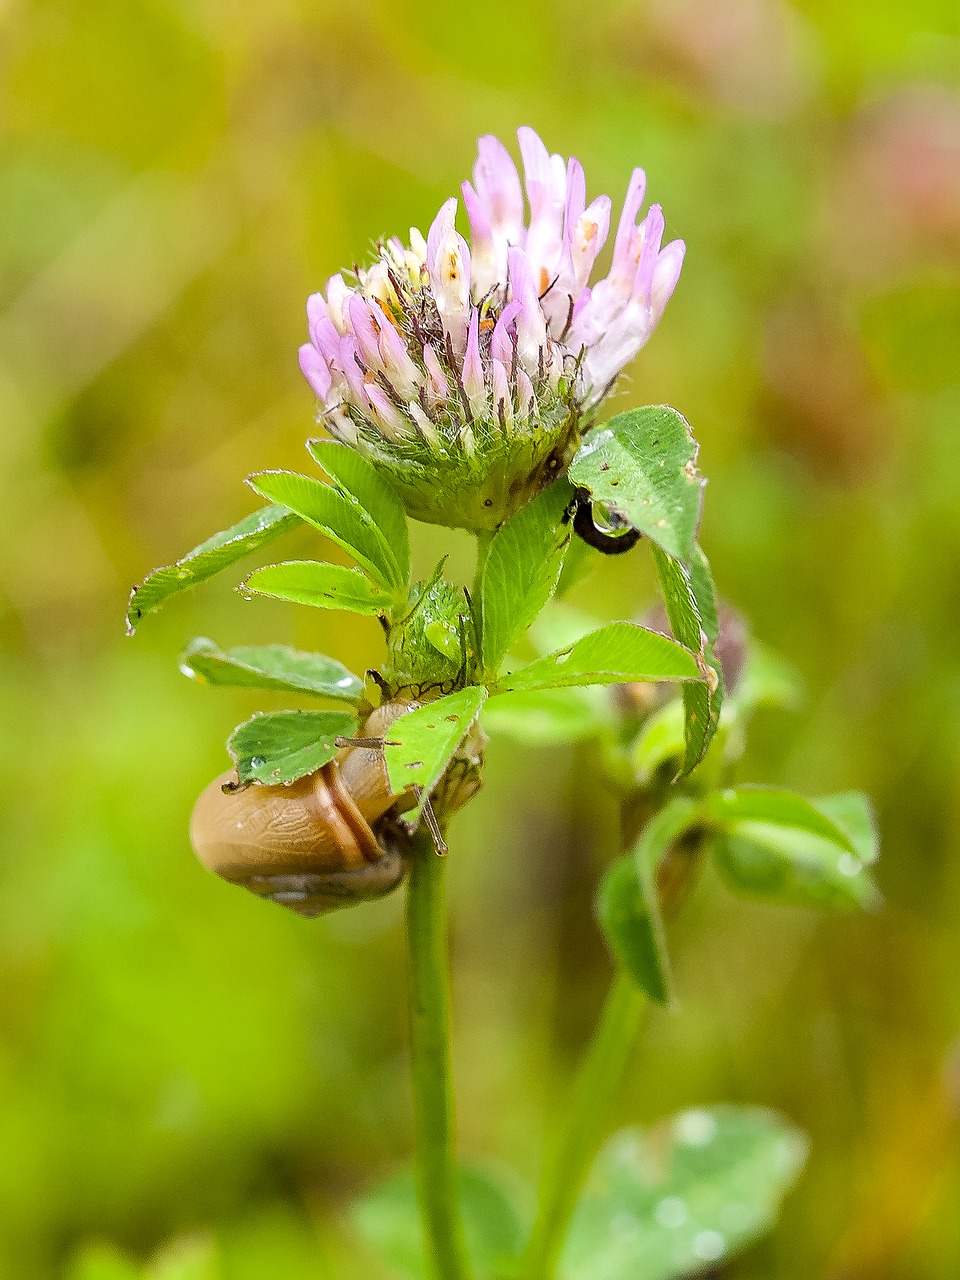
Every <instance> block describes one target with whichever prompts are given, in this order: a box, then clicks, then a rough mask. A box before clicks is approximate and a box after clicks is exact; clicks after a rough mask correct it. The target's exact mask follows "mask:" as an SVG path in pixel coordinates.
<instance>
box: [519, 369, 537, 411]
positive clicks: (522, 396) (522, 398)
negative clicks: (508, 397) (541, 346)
mask: <svg viewBox="0 0 960 1280" xmlns="http://www.w3.org/2000/svg"><path fill="white" fill-rule="evenodd" d="M536 401H537V397H536V395H535V394H534V390H533V383H532V382H531V381H530V379H529V378H528V377H527V374H526V372H525V371H524V370H523V369H518V370H517V411H518V413H519V414H520V416H521V417H527V416H528V415H529V414H531V413H532V412H533V411H534V408H535V407H536Z"/></svg>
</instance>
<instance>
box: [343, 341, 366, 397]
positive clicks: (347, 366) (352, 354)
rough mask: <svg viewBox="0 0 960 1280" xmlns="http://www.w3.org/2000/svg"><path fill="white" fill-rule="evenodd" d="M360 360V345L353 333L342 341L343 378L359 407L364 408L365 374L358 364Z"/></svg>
mask: <svg viewBox="0 0 960 1280" xmlns="http://www.w3.org/2000/svg"><path fill="white" fill-rule="evenodd" d="M359 358H360V345H359V343H358V342H357V340H356V338H355V337H354V336H353V334H352V333H348V334H346V335H345V336H344V337H342V338H341V339H340V360H339V364H340V368H341V369H342V370H343V376H344V379H345V380H346V383H347V386H348V387H349V388H350V395H351V396H352V398H353V400H354V401H355V403H356V404H357V406H358V407H362V405H363V402H364V398H365V393H364V389H363V374H362V373H361V372H360V366H359V364H358V363H357V362H358V360H359Z"/></svg>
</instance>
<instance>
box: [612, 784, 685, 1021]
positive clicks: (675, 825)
mask: <svg viewBox="0 0 960 1280" xmlns="http://www.w3.org/2000/svg"><path fill="white" fill-rule="evenodd" d="M697 813H698V809H697V804H696V802H695V801H693V800H691V799H688V798H687V797H684V796H678V797H677V798H676V799H674V800H672V801H671V802H670V803H669V804H668V805H667V806H666V807H665V808H663V809H661V810H660V811H659V813H657V814H655V815H654V816H653V817H652V818H651V819H650V821H649V822H648V823H647V825H646V826H645V827H644V828H643V830H642V831H641V832H640V835H639V836H638V837H637V840H636V843H635V844H634V846H633V848H632V849H631V851H630V852H629V853H628V854H626V855H625V856H624V857H622V858H618V859H617V861H616V862H615V863H614V864H613V866H612V867H611V868H610V870H609V871H608V872H607V874H606V875H605V876H604V878H603V881H602V883H601V885H600V892H599V895H598V898H597V915H598V918H599V920H600V924H601V926H602V928H603V932H604V935H605V936H606V939H607V942H608V943H609V945H610V949H611V950H612V951H613V954H614V956H615V957H616V959H617V962H618V963H619V964H620V965H621V966H622V967H623V968H624V969H625V970H626V971H627V973H628V974H629V975H630V977H631V978H632V979H633V981H634V982H635V983H636V984H637V986H638V987H640V989H641V990H642V991H644V992H646V994H647V995H648V996H649V997H650V999H651V1000H654V1001H655V1002H656V1003H657V1004H667V1003H668V1002H669V1000H670V985H671V979H670V961H669V958H668V955H667V944H666V938H665V936H664V931H663V921H662V919H661V916H660V903H659V900H658V897H657V889H656V880H655V877H656V869H657V865H658V863H659V862H660V860H661V858H663V857H664V856H665V855H666V854H667V853H668V851H669V849H670V846H671V845H672V844H673V842H674V841H675V840H676V839H678V837H679V836H680V835H682V834H683V832H684V831H685V830H686V829H687V827H688V826H690V824H691V823H692V822H693V821H695V819H696V817H697Z"/></svg>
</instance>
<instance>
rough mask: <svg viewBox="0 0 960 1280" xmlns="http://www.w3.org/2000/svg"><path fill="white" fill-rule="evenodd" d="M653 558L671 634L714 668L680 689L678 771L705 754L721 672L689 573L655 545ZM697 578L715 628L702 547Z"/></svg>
mask: <svg viewBox="0 0 960 1280" xmlns="http://www.w3.org/2000/svg"><path fill="white" fill-rule="evenodd" d="M698 550H699V548H698ZM653 558H654V562H655V563H656V566H657V572H658V574H659V575H660V585H661V587H662V589H663V598H664V603H665V605H666V609H667V617H668V618H669V619H670V628H671V630H672V631H673V634H674V635H675V636H676V638H677V639H678V640H679V641H680V643H681V644H682V645H685V646H686V647H687V648H688V649H690V650H691V652H693V653H695V654H697V655H698V657H699V658H700V663H701V668H702V670H704V671H705V672H706V673H707V674H708V675H711V673H712V678H711V680H710V682H709V683H708V682H707V681H703V682H702V683H701V684H691V685H686V686H685V687H684V690H683V710H684V742H685V750H684V756H683V769H682V772H683V774H687V773H690V772H691V771H692V770H693V769H695V768H696V766H697V765H698V764H699V763H700V761H701V760H702V759H703V757H704V756H705V755H706V753H707V748H708V747H709V746H710V742H711V740H712V739H713V736H714V734H715V733H716V731H717V726H718V724H719V723H720V708H721V706H722V703H723V681H722V673H721V671H720V664H719V663H718V662H717V661H716V660H715V659H714V658H713V655H712V652H711V651H710V649H709V641H708V639H707V636H706V634H705V631H704V628H703V624H702V619H701V614H700V608H699V601H698V600H697V597H696V594H695V592H694V588H693V580H692V577H691V574H690V573H689V572H688V571H687V570H686V569H685V568H684V567H683V565H682V564H681V563H680V561H679V560H675V559H673V557H672V556H669V555H667V553H666V552H665V551H663V550H662V549H661V548H660V547H658V546H656V545H654V547H653ZM697 577H698V582H699V588H700V594H701V597H702V599H703V601H704V605H705V608H706V610H707V612H708V616H710V618H711V619H712V625H713V627H714V630H717V629H718V623H717V602H716V596H715V594H714V590H713V579H712V578H711V576H710V567H709V565H708V564H707V560H706V557H705V556H704V555H703V552H702V551H701V552H700V553H699V557H698V570H697ZM711 686H712V687H711Z"/></svg>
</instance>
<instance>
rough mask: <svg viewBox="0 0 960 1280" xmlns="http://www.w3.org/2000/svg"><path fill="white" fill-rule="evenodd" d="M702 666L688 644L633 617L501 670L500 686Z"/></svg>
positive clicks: (668, 676) (696, 675) (677, 676)
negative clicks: (504, 672)
mask: <svg viewBox="0 0 960 1280" xmlns="http://www.w3.org/2000/svg"><path fill="white" fill-rule="evenodd" d="M698 679H700V669H699V667H698V666H697V661H696V658H695V657H694V656H693V654H692V653H690V652H689V651H688V650H687V649H684V648H682V646H680V645H678V644H676V643H675V642H674V641H673V640H670V639H668V638H667V637H666V636H662V635H660V634H659V633H658V632H656V631H648V630H646V628H644V627H640V626H637V625H636V623H633V622H611V623H609V624H608V625H607V626H605V627H601V628H600V630H599V631H592V632H591V633H590V634H589V635H586V636H584V637H583V638H582V639H581V640H577V641H575V642H574V643H573V644H571V645H568V646H567V647H566V648H565V649H561V650H560V651H559V652H558V653H553V654H548V655H547V656H546V657H544V658H538V659H537V660H536V662H531V663H530V665H529V666H526V667H521V668H520V670H519V671H514V672H512V673H511V674H510V675H507V676H504V677H503V678H502V679H501V680H500V682H499V686H498V691H500V692H504V693H506V692H509V691H510V690H519V689H560V688H565V687H569V686H572V685H591V684H617V683H621V682H625V681H632V680H698Z"/></svg>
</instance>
